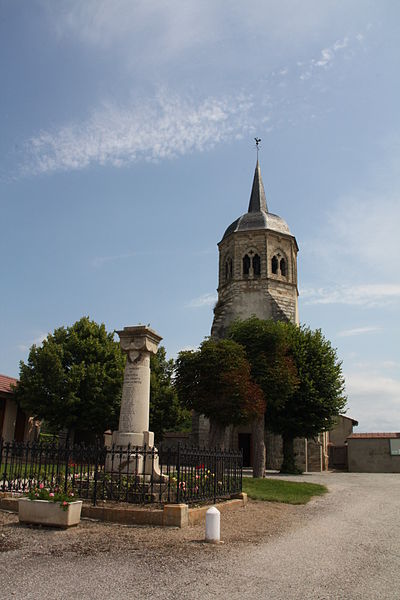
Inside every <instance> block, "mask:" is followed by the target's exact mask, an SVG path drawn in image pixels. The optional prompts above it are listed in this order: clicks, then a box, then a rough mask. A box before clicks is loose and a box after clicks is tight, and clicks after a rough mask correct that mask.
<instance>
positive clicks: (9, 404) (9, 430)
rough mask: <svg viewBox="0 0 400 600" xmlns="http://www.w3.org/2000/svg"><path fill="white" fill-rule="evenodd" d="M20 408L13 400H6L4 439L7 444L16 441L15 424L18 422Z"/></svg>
mask: <svg viewBox="0 0 400 600" xmlns="http://www.w3.org/2000/svg"><path fill="white" fill-rule="evenodd" d="M17 412H18V407H17V403H16V402H14V400H12V399H11V398H7V399H6V407H5V412H4V421H3V432H2V437H3V440H4V441H5V442H12V441H13V439H14V431H15V423H16V421H17Z"/></svg>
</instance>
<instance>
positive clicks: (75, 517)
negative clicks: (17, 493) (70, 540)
mask: <svg viewBox="0 0 400 600" xmlns="http://www.w3.org/2000/svg"><path fill="white" fill-rule="evenodd" d="M81 509H82V500H76V501H75V502H69V503H68V508H67V510H64V509H63V508H61V506H60V504H59V502H49V501H47V500H29V498H20V499H19V500H18V518H19V522H20V523H32V524H35V525H49V526H51V527H64V528H66V527H71V526H72V525H78V523H79V521H80V520H81Z"/></svg>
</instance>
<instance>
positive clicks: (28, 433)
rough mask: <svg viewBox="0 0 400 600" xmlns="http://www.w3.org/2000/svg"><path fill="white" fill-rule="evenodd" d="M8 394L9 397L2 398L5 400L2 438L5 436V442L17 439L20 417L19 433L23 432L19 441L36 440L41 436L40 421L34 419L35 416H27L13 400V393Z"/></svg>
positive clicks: (0, 433)
mask: <svg viewBox="0 0 400 600" xmlns="http://www.w3.org/2000/svg"><path fill="white" fill-rule="evenodd" d="M4 396H5V395H4ZM7 396H8V397H3V398H2V400H3V402H4V413H3V424H2V425H3V427H2V430H1V431H0V438H3V440H4V441H5V442H12V441H13V440H14V439H15V436H16V425H17V419H18V421H20V422H19V423H18V428H20V431H19V432H18V433H20V434H22V435H21V439H20V440H18V441H24V442H33V441H35V440H36V439H37V438H38V436H39V431H40V423H39V422H38V421H36V420H35V419H33V417H26V415H25V413H23V411H22V410H21V409H18V405H17V403H16V402H15V401H14V400H13V398H12V395H11V394H7ZM18 428H17V429H18Z"/></svg>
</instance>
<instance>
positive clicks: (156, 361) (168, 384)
mask: <svg viewBox="0 0 400 600" xmlns="http://www.w3.org/2000/svg"><path fill="white" fill-rule="evenodd" d="M150 367H151V374H150V431H154V437H155V439H156V441H157V442H159V441H161V440H162V438H163V435H164V433H165V432H166V431H185V430H186V431H188V430H190V426H191V414H190V412H189V410H187V409H186V408H183V407H182V406H181V404H180V403H179V400H178V395H177V392H176V389H175V387H174V385H173V381H172V378H173V373H174V361H173V360H172V359H170V360H167V358H166V354H165V348H164V347H163V346H160V347H159V348H158V351H157V354H152V355H151V356H150Z"/></svg>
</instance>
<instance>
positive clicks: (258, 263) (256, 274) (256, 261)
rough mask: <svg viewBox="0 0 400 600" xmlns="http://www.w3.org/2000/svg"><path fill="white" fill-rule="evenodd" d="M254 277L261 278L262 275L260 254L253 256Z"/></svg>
mask: <svg viewBox="0 0 400 600" xmlns="http://www.w3.org/2000/svg"><path fill="white" fill-rule="evenodd" d="M253 275H254V277H260V275H261V259H260V257H259V255H258V254H255V255H254V256H253Z"/></svg>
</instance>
